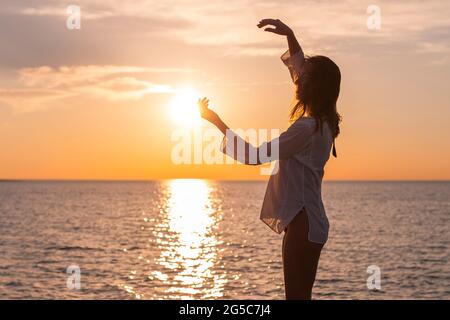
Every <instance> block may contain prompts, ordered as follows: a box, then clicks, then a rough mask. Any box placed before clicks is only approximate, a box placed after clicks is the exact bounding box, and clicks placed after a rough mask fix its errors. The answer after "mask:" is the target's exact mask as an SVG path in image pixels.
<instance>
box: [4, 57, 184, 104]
mask: <svg viewBox="0 0 450 320" xmlns="http://www.w3.org/2000/svg"><path fill="white" fill-rule="evenodd" d="M184 72H192V70H182V69H170V68H168V69H166V68H145V67H133V66H97V65H90V66H61V67H59V68H52V67H49V66H41V67H37V68H23V69H21V70H19V72H18V79H17V86H16V87H15V88H13V89H6V88H3V89H0V101H2V102H3V103H6V104H7V105H10V106H12V107H13V108H14V109H15V110H16V111H34V110H39V109H44V108H48V107H50V106H51V105H53V104H54V103H55V102H57V101H59V100H62V99H66V98H73V97H76V96H85V97H90V98H96V99H106V100H108V101H126V100H138V99H141V98H143V97H144V96H146V95H149V94H159V93H170V92H173V91H175V90H176V89H175V88H173V86H171V85H169V84H161V83H156V82H153V81H151V80H149V77H150V76H151V75H153V74H156V73H184Z"/></svg>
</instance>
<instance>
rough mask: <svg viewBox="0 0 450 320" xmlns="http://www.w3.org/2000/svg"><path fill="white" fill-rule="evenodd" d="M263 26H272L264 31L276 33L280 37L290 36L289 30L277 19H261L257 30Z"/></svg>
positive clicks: (290, 31)
mask: <svg viewBox="0 0 450 320" xmlns="http://www.w3.org/2000/svg"><path fill="white" fill-rule="evenodd" d="M265 26H272V28H265V29H264V31H267V32H272V33H276V34H279V35H282V36H288V35H290V34H292V30H291V28H289V27H288V26H287V25H285V24H284V23H283V22H281V20H279V19H263V20H261V21H260V22H259V23H258V28H263V27H265Z"/></svg>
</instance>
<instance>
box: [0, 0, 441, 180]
mask: <svg viewBox="0 0 450 320" xmlns="http://www.w3.org/2000/svg"><path fill="white" fill-rule="evenodd" d="M77 2H78V4H79V5H80V7H81V9H82V28H81V30H71V31H70V30H67V28H66V25H65V20H66V18H67V15H66V12H65V5H66V4H65V2H63V1H41V2H39V6H37V5H36V3H35V2H34V1H23V2H22V1H21V2H20V4H17V3H16V2H15V1H12V0H11V1H9V0H8V1H5V4H3V3H2V8H0V15H1V18H0V21H1V22H0V36H1V37H2V38H3V39H5V42H4V43H6V44H7V45H5V46H2V49H0V61H1V62H0V69H1V72H0V137H1V138H0V179H162V178H211V179H266V178H267V177H264V176H261V175H260V173H259V168H256V167H245V166H242V165H175V164H173V163H172V161H171V150H172V148H173V147H174V144H175V143H174V142H173V141H171V134H172V133H173V131H174V130H177V128H178V125H177V123H176V122H174V121H173V119H172V118H171V117H170V115H169V112H168V109H169V106H170V103H171V101H172V100H173V98H174V96H176V95H177V94H178V92H179V90H180V89H181V88H186V87H189V88H192V89H194V90H195V91H197V92H198V93H200V94H201V95H205V96H208V97H209V98H210V99H211V101H212V107H213V108H214V109H215V110H217V111H218V112H219V114H221V115H222V117H223V119H224V120H225V122H227V123H228V124H229V126H230V127H232V128H243V129H246V128H256V129H257V128H267V129H270V128H280V129H285V128H286V127H287V125H288V122H287V118H288V110H289V107H290V104H291V102H292V86H291V84H290V83H289V80H290V79H289V74H288V72H287V70H286V69H285V67H284V66H283V65H282V63H281V61H280V60H279V56H280V55H281V54H282V53H283V51H284V50H285V49H286V43H285V39H284V38H282V37H277V36H275V35H273V34H268V33H263V32H262V31H261V30H259V29H258V28H256V23H257V22H258V21H259V19H260V18H265V17H280V18H282V19H283V20H285V22H286V23H288V24H290V25H292V27H293V28H294V30H295V31H296V34H297V35H298V37H299V39H300V41H301V44H302V46H303V49H304V51H305V53H306V54H317V53H320V54H325V55H328V56H330V57H331V58H332V59H333V60H335V61H336V63H337V64H338V65H339V66H340V68H341V73H342V87H341V92H342V94H341V97H340V100H339V104H338V109H339V111H340V113H341V114H342V116H343V119H344V121H343V123H342V129H341V130H342V134H341V136H340V137H339V138H338V140H337V148H338V156H339V157H338V158H337V159H334V158H331V160H330V161H329V163H328V164H327V167H326V174H325V179H340V180H354V179H370V180H384V179H390V180H391V179H392V180H395V179H402V180H404V179H406V180H415V179H426V180H428V179H429V180H432V179H450V142H449V137H450V126H449V122H448V121H449V119H450V95H449V94H448V83H449V82H450V60H449V59H448V57H449V56H450V55H449V53H450V34H449V31H448V30H450V22H449V20H448V16H449V14H450V5H449V4H447V3H442V2H441V1H430V2H428V3H423V2H421V1H409V2H406V3H404V2H402V3H392V1H379V3H378V5H379V6H380V8H381V12H382V27H381V29H380V30H376V31H374V30H368V29H367V26H366V19H367V17H368V14H367V13H366V8H367V6H366V5H362V4H361V2H360V1H341V2H338V3H336V2H331V1H330V2H321V3H319V4H317V3H315V2H309V1H306V2H305V1H302V2H298V3H296V2H292V3H290V2H289V3H288V2H283V3H281V4H277V5H274V2H273V1H253V0H248V1H244V0H233V1H226V2H224V1H218V0H214V1H210V2H208V4H206V3H205V2H204V1H194V0H193V1H190V2H189V5H187V4H186V2H185V1H181V0H178V1H171V2H170V3H169V2H164V1H145V0H139V1H120V2H117V1H110V0H104V1H77ZM224 8H225V9H226V10H224ZM304 12H308V14H303V13H304ZM18 25H19V26H20V28H17V27H16V26H18ZM203 128H204V129H207V128H211V126H210V125H209V124H203Z"/></svg>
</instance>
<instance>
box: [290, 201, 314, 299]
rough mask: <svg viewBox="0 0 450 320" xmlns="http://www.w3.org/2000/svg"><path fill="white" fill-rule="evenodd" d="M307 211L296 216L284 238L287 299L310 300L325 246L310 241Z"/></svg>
mask: <svg viewBox="0 0 450 320" xmlns="http://www.w3.org/2000/svg"><path fill="white" fill-rule="evenodd" d="M308 229H309V226H308V215H307V214H306V211H305V209H303V210H302V211H301V212H300V213H299V214H297V215H296V216H295V218H294V219H293V220H292V222H291V223H290V224H289V225H288V227H287V228H286V231H285V234H284V238H283V251H282V253H283V270H284V286H285V292H286V299H288V300H290V299H297V300H298V299H302V300H310V299H311V292H312V288H313V285H314V280H315V279H316V271H317V266H318V264H319V258H320V252H321V250H322V247H323V245H322V244H318V243H313V242H310V241H309V240H308Z"/></svg>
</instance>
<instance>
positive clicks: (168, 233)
mask: <svg viewBox="0 0 450 320" xmlns="http://www.w3.org/2000/svg"><path fill="white" fill-rule="evenodd" d="M210 193H211V187H210V186H209V185H208V183H207V182H206V181H203V180H173V181H170V184H169V188H168V199H167V203H166V205H167V210H166V213H167V217H166V219H163V225H161V226H159V228H158V229H159V230H161V232H159V233H158V235H157V237H158V239H157V242H158V244H159V246H160V249H161V253H160V257H159V258H158V260H157V262H158V264H159V265H160V266H162V267H163V268H161V270H158V271H155V272H153V276H154V277H155V278H158V279H160V280H161V281H164V282H165V283H166V284H167V285H168V286H167V290H166V292H167V294H168V298H178V299H179V298H182V299H193V298H220V297H221V296H223V293H222V291H223V285H224V284H225V282H226V280H225V276H224V275H221V274H218V273H217V271H215V269H216V268H217V263H218V261H219V257H218V254H219V252H218V250H217V245H218V243H219V240H218V239H217V237H216V235H215V232H214V229H215V228H216V226H217V222H218V221H217V219H218V217H217V212H216V210H215V209H214V207H213V205H212V202H211V194H210Z"/></svg>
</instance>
